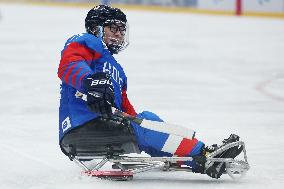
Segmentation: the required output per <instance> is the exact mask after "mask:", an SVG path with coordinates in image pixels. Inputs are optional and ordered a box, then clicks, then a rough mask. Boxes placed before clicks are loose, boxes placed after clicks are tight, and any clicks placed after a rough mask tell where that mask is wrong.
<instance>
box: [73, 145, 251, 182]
mask: <svg viewBox="0 0 284 189" xmlns="http://www.w3.org/2000/svg"><path fill="white" fill-rule="evenodd" d="M235 146H242V148H243V149H242V151H243V155H244V156H243V160H236V159H232V158H213V157H214V156H215V155H216V154H219V153H222V152H224V151H225V150H227V149H229V148H232V147H235ZM70 160H71V161H74V162H75V163H76V164H78V165H79V166H80V167H81V168H82V169H83V171H84V173H86V174H87V175H89V176H95V177H102V178H108V179H111V180H131V179H132V178H133V175H134V174H137V173H141V172H145V171H150V170H153V169H161V170H162V171H187V172H192V169H191V168H190V167H181V166H173V165H177V164H178V162H183V161H193V160H194V158H193V157H129V156H127V155H117V156H113V155H112V154H111V155H106V156H72V157H70ZM90 160H100V161H99V163H97V164H95V166H93V167H92V168H91V167H88V166H87V165H86V164H85V163H84V161H90ZM205 161H206V162H208V161H211V162H212V161H213V162H221V163H225V165H226V174H228V175H229V176H230V177H231V178H232V179H234V180H236V179H240V178H242V177H243V176H244V175H245V174H246V172H247V171H248V170H249V169H250V166H249V163H248V160H247V154H246V149H245V144H244V142H242V141H238V142H233V143H230V144H227V145H225V146H223V147H221V148H220V149H218V150H216V151H215V152H214V153H212V154H211V155H210V156H209V157H207V158H206V160H205ZM108 162H110V163H113V164H112V166H113V168H115V169H120V171H115V170H110V171H100V169H101V168H102V167H103V166H104V165H105V164H106V163H108ZM119 172H120V173H121V177H120V178H119V177H118V176H119V174H118V173H119ZM98 173H99V176H98ZM104 173H106V174H109V173H113V174H110V175H106V177H104ZM123 174H125V175H123ZM112 178H114V179H112ZM117 178H118V179H117Z"/></svg>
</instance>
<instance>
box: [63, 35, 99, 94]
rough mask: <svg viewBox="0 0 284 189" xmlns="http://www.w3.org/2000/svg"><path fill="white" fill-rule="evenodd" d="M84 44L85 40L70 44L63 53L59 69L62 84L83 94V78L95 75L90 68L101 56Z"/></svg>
mask: <svg viewBox="0 0 284 189" xmlns="http://www.w3.org/2000/svg"><path fill="white" fill-rule="evenodd" d="M82 41H83V42H82ZM84 42H85V41H84V40H81V41H79V40H77V41H76V40H75V41H71V42H69V43H68V44H67V45H66V46H65V48H64V50H63V51H62V53H61V60H60V64H59V68H58V77H59V78H60V79H61V80H62V82H65V83H66V84H68V85H71V86H72V87H74V88H76V89H77V90H79V91H82V92H84V90H83V89H82V80H83V78H84V77H86V76H87V75H89V74H92V73H93V71H92V70H91V68H90V64H91V62H92V61H93V60H95V59H98V58H99V57H100V56H101V54H100V53H99V52H97V51H96V50H94V49H92V48H90V47H88V45H87V44H86V42H85V43H84Z"/></svg>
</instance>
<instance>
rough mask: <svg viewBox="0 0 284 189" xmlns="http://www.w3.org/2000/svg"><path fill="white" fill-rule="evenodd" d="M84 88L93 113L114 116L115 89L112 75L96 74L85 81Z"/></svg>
mask: <svg viewBox="0 0 284 189" xmlns="http://www.w3.org/2000/svg"><path fill="white" fill-rule="evenodd" d="M83 88H84V89H85V91H86V92H87V105H88V108H89V109H90V110H91V111H93V112H95V113H100V114H102V116H111V115H112V106H114V89H113V85H112V81H111V77H110V75H108V74H106V73H104V72H98V73H95V74H93V75H91V76H89V77H87V78H85V79H84V80H83Z"/></svg>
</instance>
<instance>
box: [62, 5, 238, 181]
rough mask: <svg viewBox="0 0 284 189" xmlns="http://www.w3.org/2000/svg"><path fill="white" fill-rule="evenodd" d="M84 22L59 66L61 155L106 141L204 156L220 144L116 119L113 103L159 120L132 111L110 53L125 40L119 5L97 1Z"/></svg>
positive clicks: (215, 171) (100, 148)
mask: <svg viewBox="0 0 284 189" xmlns="http://www.w3.org/2000/svg"><path fill="white" fill-rule="evenodd" d="M85 28H86V33H83V34H80V35H75V36H73V37H71V38H69V39H68V40H67V42H66V44H65V46H64V49H63V50H62V52H61V60H60V64H59V68H58V77H59V78H60V79H61V81H62V84H61V99H60V107H59V144H60V147H61V150H62V152H63V153H64V154H65V155H67V156H69V157H70V156H71V155H73V154H76V153H77V154H78V153H81V154H88V153H91V152H94V151H95V152H97V153H98V154H99V153H102V154H103V152H104V151H105V150H106V146H109V147H111V148H112V150H113V151H116V150H117V151H119V150H121V149H123V152H126V153H127V152H128V153H131V152H140V151H145V152H146V153H148V154H149V155H151V156H168V157H171V156H180V157H187V156H188V157H203V156H207V155H208V154H210V153H212V152H214V150H216V149H218V147H214V148H212V146H211V148H210V147H206V146H205V145H204V143H203V142H201V141H198V140H197V139H196V138H195V137H193V138H182V137H178V136H175V135H174V134H173V133H171V132H168V133H167V132H161V131H159V130H155V129H151V128H144V127H143V126H140V125H138V124H137V123H134V122H131V121H123V120H122V121H119V120H117V119H116V118H115V116H114V115H113V111H112V107H115V108H116V109H118V110H119V111H121V112H125V113H127V114H129V115H131V116H135V117H139V118H143V119H146V120H152V121H157V122H162V120H161V119H160V118H159V117H158V116H157V115H156V114H154V113H152V112H148V111H144V112H142V113H140V114H137V113H136V111H135V109H134V108H133V106H132V104H131V103H130V101H129V99H128V97H127V76H126V74H125V72H124V71H123V68H122V66H121V65H120V64H119V63H118V62H117V61H116V59H115V58H114V56H113V55H114V54H117V53H119V52H120V51H122V50H123V49H125V48H126V47H127V45H128V44H129V38H128V37H129V35H128V23H127V19H126V15H125V14H124V13H123V12H122V11H121V10H120V9H118V8H112V7H110V6H107V5H99V6H96V7H94V8H93V9H91V10H90V11H89V12H88V14H87V17H86V19H85ZM238 140H239V137H238V136H237V135H231V136H230V137H229V138H228V139H225V140H224V141H223V145H224V144H228V143H231V142H236V141H238ZM133 143H135V144H137V145H136V147H133V145H131V144H133ZM119 144H120V145H119ZM240 151H241V150H240V149H236V148H234V149H229V150H227V151H226V152H224V153H222V154H220V155H218V157H220V158H221V157H222V158H235V157H236V156H237V155H238V154H239V153H240ZM184 164H186V165H189V166H191V167H192V170H193V171H194V172H197V173H202V174H207V175H209V176H210V177H213V178H219V177H220V176H221V175H222V174H223V173H224V172H225V165H224V163H223V164H222V163H216V162H215V163H214V162H213V163H212V162H211V163H209V164H206V163H205V162H199V161H197V160H196V161H192V162H184Z"/></svg>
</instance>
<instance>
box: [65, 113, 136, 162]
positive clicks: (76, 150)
mask: <svg viewBox="0 0 284 189" xmlns="http://www.w3.org/2000/svg"><path fill="white" fill-rule="evenodd" d="M60 147H61V150H62V152H63V153H64V154H65V155H67V156H68V157H72V156H73V157H74V156H78V157H80V156H81V157H90V156H118V155H122V154H129V153H140V150H139V148H138V146H137V142H136V137H135V135H134V133H133V131H132V128H131V126H130V123H129V122H125V121H124V122H122V121H121V120H120V119H119V120H117V119H115V118H112V119H105V118H97V119H94V120H92V121H90V122H87V123H85V124H84V125H82V126H79V127H77V128H75V129H73V130H70V131H69V132H68V133H66V134H65V135H64V137H63V138H62V140H61V141H60Z"/></svg>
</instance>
